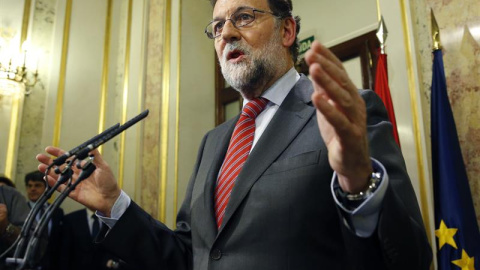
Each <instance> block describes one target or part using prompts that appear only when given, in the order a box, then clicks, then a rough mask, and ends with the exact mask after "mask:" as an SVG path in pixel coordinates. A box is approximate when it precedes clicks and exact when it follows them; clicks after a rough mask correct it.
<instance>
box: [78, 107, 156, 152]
mask: <svg viewBox="0 0 480 270" xmlns="http://www.w3.org/2000/svg"><path fill="white" fill-rule="evenodd" d="M148 113H149V110H148V109H147V110H145V111H143V112H141V113H140V114H139V115H137V116H135V117H133V118H132V119H130V120H128V121H127V122H125V123H124V124H123V125H121V126H120V127H119V128H117V129H114V130H112V131H111V132H108V133H106V134H105V136H101V137H99V139H98V140H96V141H94V142H92V143H90V144H88V145H87V146H86V147H84V148H83V149H82V150H80V151H79V152H78V153H77V159H78V160H82V159H85V158H86V157H87V156H88V153H89V152H90V151H92V150H93V149H95V148H97V147H99V146H100V145H102V144H104V143H106V142H108V141H109V140H110V139H112V138H113V137H115V136H117V135H118V134H119V133H121V132H123V131H124V130H126V129H127V128H129V127H131V126H133V125H135V124H136V123H137V122H138V121H140V120H142V119H143V118H145V117H147V115H148Z"/></svg>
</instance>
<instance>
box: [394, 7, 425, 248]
mask: <svg viewBox="0 0 480 270" xmlns="http://www.w3.org/2000/svg"><path fill="white" fill-rule="evenodd" d="M400 7H401V13H402V25H403V36H404V42H405V51H406V63H407V75H408V86H409V87H408V88H409V91H410V104H411V110H412V117H413V119H412V123H413V133H414V135H415V137H414V139H415V153H416V156H417V169H418V178H419V183H420V205H421V209H422V216H423V222H424V223H425V227H426V231H427V237H428V241H429V242H430V244H432V239H431V229H430V218H429V217H430V209H429V207H428V196H427V186H430V185H428V184H427V180H426V179H425V168H424V166H423V164H424V158H423V155H422V145H421V141H422V140H421V132H420V123H419V122H418V119H420V118H419V113H418V106H417V104H419V102H418V101H417V97H416V93H417V91H418V90H417V87H416V84H415V71H414V67H413V60H412V59H414V58H413V57H414V55H413V53H412V47H411V45H410V44H411V40H410V33H411V32H410V27H409V24H408V10H407V7H406V4H405V0H400Z"/></svg>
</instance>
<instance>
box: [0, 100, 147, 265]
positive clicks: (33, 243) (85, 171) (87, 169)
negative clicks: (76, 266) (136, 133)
mask: <svg viewBox="0 0 480 270" xmlns="http://www.w3.org/2000/svg"><path fill="white" fill-rule="evenodd" d="M148 113H149V110H148V109H147V110H145V111H143V112H142V113H140V114H139V115H137V116H135V117H133V118H132V119H130V120H128V121H127V122H125V123H124V124H123V125H121V126H120V127H118V128H116V129H112V130H111V131H110V132H103V134H104V135H103V134H102V135H103V136H98V140H96V141H95V142H93V143H90V144H89V145H88V146H86V147H84V149H82V150H80V151H78V152H77V154H76V155H75V159H77V160H79V161H80V160H83V159H85V158H86V157H87V155H88V153H89V152H90V151H92V150H93V149H96V148H97V147H99V146H100V145H102V144H104V143H106V142H107V141H109V140H110V139H112V138H113V137H115V136H116V135H118V134H120V133H121V132H123V131H125V130H126V129H127V128H129V127H131V126H133V125H134V124H136V123H137V122H139V121H140V120H142V119H144V118H145V117H147V115H148ZM75 159H74V160H75ZM74 160H71V162H72V164H73V162H74ZM95 168H96V167H95V165H94V164H93V156H91V158H90V160H89V161H88V162H87V164H85V165H84V166H83V168H82V172H81V173H80V175H79V177H78V178H77V180H76V181H75V183H69V185H67V187H66V188H65V189H64V190H63V192H62V193H61V194H60V196H58V198H57V199H56V200H55V201H54V202H53V203H52V204H51V205H50V206H49V207H48V209H47V211H46V213H45V214H44V215H43V216H42V218H41V219H40V221H39V223H38V225H37V227H36V228H35V230H34V232H33V237H32V238H31V239H30V241H29V242H28V247H27V250H26V251H25V256H24V257H23V259H19V258H8V259H7V260H8V262H10V263H17V264H18V263H20V264H21V267H25V266H33V265H34V264H35V257H34V256H35V254H36V250H37V248H38V244H39V241H40V235H41V233H42V231H43V230H44V229H45V227H46V225H47V224H48V221H49V220H50V218H51V217H52V214H53V211H54V210H55V209H56V208H58V207H59V206H60V204H61V203H62V202H63V200H65V198H66V197H67V196H68V194H70V192H72V191H73V190H74V189H75V187H76V186H77V185H78V184H79V183H80V182H81V181H83V180H84V179H86V178H88V177H89V176H90V175H91V174H92V173H93V171H94V170H95Z"/></svg>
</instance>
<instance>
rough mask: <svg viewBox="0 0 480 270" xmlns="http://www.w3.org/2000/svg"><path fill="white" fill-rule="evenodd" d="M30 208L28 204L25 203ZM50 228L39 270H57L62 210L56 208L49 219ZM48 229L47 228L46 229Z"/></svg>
mask: <svg viewBox="0 0 480 270" xmlns="http://www.w3.org/2000/svg"><path fill="white" fill-rule="evenodd" d="M27 205H28V206H29V207H30V204H29V203H27ZM51 222H52V227H51V229H50V232H49V234H48V244H47V247H46V249H45V253H44V254H43V257H42V259H41V261H40V265H39V266H40V267H41V269H48V270H57V269H59V263H58V262H59V256H60V255H59V254H60V243H61V240H62V236H61V233H62V226H63V209H62V208H57V209H55V211H53V215H52V218H51ZM46 228H48V226H47V227H46Z"/></svg>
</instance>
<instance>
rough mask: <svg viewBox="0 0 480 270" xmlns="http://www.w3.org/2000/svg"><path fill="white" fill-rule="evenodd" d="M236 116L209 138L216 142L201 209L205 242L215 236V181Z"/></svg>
mask: <svg viewBox="0 0 480 270" xmlns="http://www.w3.org/2000/svg"><path fill="white" fill-rule="evenodd" d="M239 117H240V116H237V117H236V118H235V119H232V120H230V121H229V122H227V123H225V126H224V128H223V129H220V130H218V132H215V133H213V134H212V136H214V137H212V138H211V140H212V141H214V142H218V144H217V145H216V148H215V150H214V153H213V160H212V166H211V167H210V170H209V171H208V174H207V178H206V181H207V182H206V184H205V190H204V192H205V196H204V200H205V201H204V203H203V205H204V206H205V209H203V211H204V212H205V213H206V215H205V217H208V218H206V219H207V220H206V223H207V226H206V227H207V228H206V231H205V238H206V239H207V241H208V242H207V243H213V241H214V240H215V237H216V236H217V224H216V219H215V203H214V200H215V185H216V182H217V176H218V172H219V171H220V167H221V166H222V164H223V160H224V159H225V155H226V153H227V149H228V144H229V143H230V137H231V136H232V133H233V129H234V128H235V124H236V123H237V121H238V118H239Z"/></svg>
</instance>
